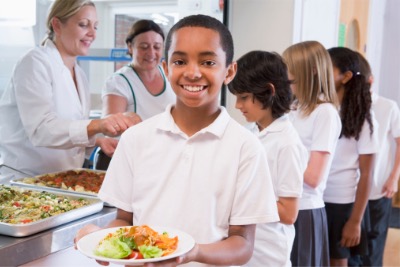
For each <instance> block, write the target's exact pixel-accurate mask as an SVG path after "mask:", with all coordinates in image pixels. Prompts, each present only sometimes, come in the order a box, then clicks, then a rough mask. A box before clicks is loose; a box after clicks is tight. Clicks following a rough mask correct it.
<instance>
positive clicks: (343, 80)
mask: <svg viewBox="0 0 400 267" xmlns="http://www.w3.org/2000/svg"><path fill="white" fill-rule="evenodd" d="M328 51H329V54H330V56H331V59H332V63H333V69H334V77H335V87H336V91H337V94H338V97H339V102H340V117H341V121H342V126H343V127H342V132H341V134H340V139H339V141H338V144H337V148H336V154H335V156H334V158H333V162H332V167H331V170H330V173H329V178H328V183H327V187H326V190H325V192H324V201H325V209H326V212H327V216H328V230H329V249H330V263H331V265H332V266H347V265H348V258H349V257H350V256H351V255H354V254H356V255H357V254H358V255H365V254H366V253H367V252H368V246H367V230H368V229H366V226H365V225H364V222H363V216H364V211H365V209H366V206H367V203H368V197H369V193H370V190H371V182H372V176H373V164H374V155H375V153H376V152H377V151H378V131H377V129H378V127H377V122H376V120H375V119H374V117H373V112H372V109H371V106H372V100H371V93H370V84H369V83H368V82H367V79H366V78H365V76H364V75H363V74H362V73H361V70H360V61H359V58H358V55H357V53H356V52H354V51H352V50H351V49H348V48H345V47H334V48H331V49H329V50H328Z"/></svg>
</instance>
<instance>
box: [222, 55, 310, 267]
mask: <svg viewBox="0 0 400 267" xmlns="http://www.w3.org/2000/svg"><path fill="white" fill-rule="evenodd" d="M237 64H238V70H237V74H236V76H235V78H234V79H233V81H232V82H231V83H230V84H229V85H228V88H229V90H230V92H231V93H233V94H234V95H235V96H236V108H237V109H239V110H240V111H241V112H242V113H243V115H244V116H245V117H246V120H247V121H248V122H255V123H254V124H252V129H251V130H252V131H253V132H254V133H255V134H256V135H257V136H258V137H259V138H260V140H261V142H262V144H263V146H264V148H265V151H266V152H267V159H268V166H269V168H270V171H271V177H272V179H273V185H274V191H275V197H276V203H277V206H278V213H279V217H280V222H274V223H264V224H258V225H257V230H256V237H255V245H254V252H253V256H252V258H251V260H250V261H249V262H248V263H247V264H248V265H246V266H291V262H290V251H291V250H292V245H293V239H294V236H295V232H294V226H293V224H294V222H295V221H296V218H297V214H298V209H299V208H298V207H299V204H298V202H299V197H300V196H301V193H302V190H303V173H304V170H305V167H306V165H307V161H306V160H307V150H306V148H305V147H304V146H303V144H302V142H301V140H300V138H299V135H298V134H297V132H296V130H295V129H294V127H293V125H292V123H291V122H290V120H289V118H288V115H287V113H288V112H289V110H290V105H291V103H292V92H291V89H290V80H289V79H288V75H287V68H286V65H285V63H284V62H283V60H282V58H281V56H280V55H278V54H276V53H270V52H266V51H251V52H249V53H247V54H245V55H244V56H242V57H241V58H239V60H238V61H237Z"/></svg>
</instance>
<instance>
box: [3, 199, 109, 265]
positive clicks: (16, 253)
mask: <svg viewBox="0 0 400 267" xmlns="http://www.w3.org/2000/svg"><path fill="white" fill-rule="evenodd" d="M116 214H117V209H116V208H109V207H104V208H103V210H101V211H100V212H98V213H96V214H93V215H90V216H87V217H84V218H82V219H79V220H75V221H72V222H70V223H68V224H63V225H60V226H58V227H55V228H52V229H49V230H47V231H43V232H40V233H37V234H34V235H31V236H27V237H10V236H5V235H0V266H18V265H21V264H24V263H27V262H30V261H34V260H36V259H39V258H42V257H45V256H47V255H50V254H52V253H55V252H57V251H60V250H63V249H66V248H68V247H71V246H73V245H74V241H73V239H74V237H75V235H76V233H77V231H78V230H79V229H80V228H82V227H83V226H85V225H86V224H90V223H93V224H96V225H98V226H100V227H103V226H105V225H107V224H108V223H109V222H110V221H111V220H113V219H114V218H115V216H116Z"/></svg>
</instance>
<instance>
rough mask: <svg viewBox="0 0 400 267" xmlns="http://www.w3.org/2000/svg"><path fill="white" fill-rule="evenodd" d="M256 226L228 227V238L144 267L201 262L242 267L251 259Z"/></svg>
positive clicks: (163, 266) (165, 266) (201, 245)
mask: <svg viewBox="0 0 400 267" xmlns="http://www.w3.org/2000/svg"><path fill="white" fill-rule="evenodd" d="M255 231H256V225H255V224H252V225H230V226H229V233H228V237H227V238H226V239H224V240H221V241H217V242H215V243H211V244H196V245H195V247H194V248H193V249H192V250H191V251H190V252H188V253H187V254H185V255H183V256H181V257H178V258H175V259H171V260H166V261H163V262H158V263H147V264H145V265H144V266H146V267H150V266H157V267H161V266H162V267H167V266H176V265H177V264H183V263H187V262H191V261H193V262H201V263H206V264H210V265H243V264H245V263H246V262H248V261H249V260H250V258H251V255H252V253H253V248H254V236H255Z"/></svg>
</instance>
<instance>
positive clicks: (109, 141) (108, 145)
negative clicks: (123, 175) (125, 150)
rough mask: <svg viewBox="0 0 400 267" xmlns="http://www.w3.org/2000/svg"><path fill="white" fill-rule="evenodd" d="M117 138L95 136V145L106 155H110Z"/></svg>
mask: <svg viewBox="0 0 400 267" xmlns="http://www.w3.org/2000/svg"><path fill="white" fill-rule="evenodd" d="M117 145H118V140H117V139H114V138H104V137H102V138H97V139H96V146H99V147H100V148H101V151H103V152H104V153H105V154H106V155H107V156H109V157H112V156H113V154H114V152H115V149H116V148H117Z"/></svg>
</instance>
